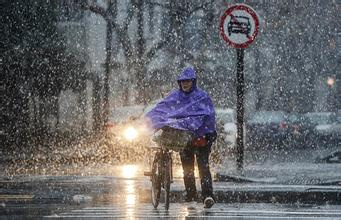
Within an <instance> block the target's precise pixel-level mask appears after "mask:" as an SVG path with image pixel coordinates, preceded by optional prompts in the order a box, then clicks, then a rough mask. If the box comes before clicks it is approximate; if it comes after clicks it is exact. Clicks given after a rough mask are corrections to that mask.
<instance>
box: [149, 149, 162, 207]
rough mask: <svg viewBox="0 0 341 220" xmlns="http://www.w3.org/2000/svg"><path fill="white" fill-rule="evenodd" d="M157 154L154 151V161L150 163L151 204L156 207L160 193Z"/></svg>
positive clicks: (159, 166) (159, 165)
mask: <svg viewBox="0 0 341 220" xmlns="http://www.w3.org/2000/svg"><path fill="white" fill-rule="evenodd" d="M160 162H161V161H160V157H159V154H158V153H156V154H155V157H154V161H153V164H152V175H151V181H152V204H153V206H154V208H157V207H158V205H159V202H160V193H161V175H160V174H161V172H160V168H161V164H160Z"/></svg>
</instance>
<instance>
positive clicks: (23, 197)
mask: <svg viewBox="0 0 341 220" xmlns="http://www.w3.org/2000/svg"><path fill="white" fill-rule="evenodd" d="M33 198H34V195H14V194H8V195H6V194H3V195H0V200H31V199H33Z"/></svg>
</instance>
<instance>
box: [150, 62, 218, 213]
mask: <svg viewBox="0 0 341 220" xmlns="http://www.w3.org/2000/svg"><path fill="white" fill-rule="evenodd" d="M177 81H178V84H179V89H177V90H175V91H173V92H171V93H170V94H169V95H168V96H167V97H165V98H164V99H163V100H161V101H160V102H159V103H158V104H157V105H156V106H155V107H154V108H153V109H152V110H150V111H149V112H148V113H147V114H146V118H147V119H149V121H150V123H151V125H152V127H153V129H154V130H158V129H161V128H163V127H171V128H175V129H179V130H187V131H191V132H192V133H193V134H194V137H195V138H194V140H193V141H192V142H191V144H190V146H189V147H188V148H186V149H184V150H182V151H180V158H181V163H182V168H183V173H184V184H185V188H186V202H191V201H196V200H197V190H196V185H195V176H194V157H196V159H197V164H198V170H199V175H200V182H201V190H202V199H203V200H202V201H203V203H204V207H205V208H211V207H212V206H213V205H214V203H215V201H214V197H213V187H212V176H211V172H210V167H209V155H210V152H211V145H212V143H213V141H214V140H215V138H216V136H217V134H216V129H215V110H214V107H213V103H212V100H211V98H210V97H209V95H208V94H207V93H206V92H205V91H203V90H202V89H200V88H198V87H197V77H196V72H195V70H194V69H193V68H192V67H188V68H186V69H184V71H183V72H182V73H181V74H180V76H179V77H178V79H177Z"/></svg>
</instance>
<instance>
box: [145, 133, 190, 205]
mask: <svg viewBox="0 0 341 220" xmlns="http://www.w3.org/2000/svg"><path fill="white" fill-rule="evenodd" d="M192 137H193V135H192V133H191V132H189V131H180V130H177V129H173V128H169V127H166V128H163V129H162V131H161V134H160V135H159V136H158V137H156V138H155V137H154V141H155V142H156V143H158V147H156V148H155V147H154V148H153V149H155V150H156V152H155V155H154V159H153V162H152V165H151V171H150V172H144V175H145V176H149V177H150V180H151V182H152V189H151V197H152V204H153V206H154V208H157V207H158V205H159V203H160V197H161V188H163V189H164V191H165V194H164V203H165V209H166V210H168V209H169V199H170V185H171V183H172V182H173V167H172V166H173V160H172V151H180V150H182V149H184V148H185V147H187V146H188V144H189V143H190V142H191V141H192Z"/></svg>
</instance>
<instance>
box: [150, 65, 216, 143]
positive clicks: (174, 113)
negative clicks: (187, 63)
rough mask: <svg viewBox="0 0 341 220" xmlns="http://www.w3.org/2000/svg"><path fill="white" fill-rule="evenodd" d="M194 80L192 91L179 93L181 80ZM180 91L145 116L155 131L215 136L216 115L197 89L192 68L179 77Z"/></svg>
mask: <svg viewBox="0 0 341 220" xmlns="http://www.w3.org/2000/svg"><path fill="white" fill-rule="evenodd" d="M188 79H191V80H193V86H192V89H191V91H189V92H184V91H182V89H181V86H180V81H181V80H188ZM178 83H179V86H180V89H178V90H175V91H173V92H172V93H171V94H169V95H168V96H167V97H165V98H164V99H163V100H162V101H160V102H159V103H158V104H157V105H156V106H155V107H154V108H153V109H152V110H150V111H149V112H148V113H147V114H146V115H145V116H146V117H147V118H148V119H149V120H150V122H151V126H152V128H153V129H154V130H157V129H160V128H162V127H164V126H169V127H172V128H175V129H180V130H188V131H192V132H193V133H194V134H195V135H196V136H197V137H201V136H203V135H205V134H210V133H215V111H214V107H213V104H212V100H211V98H210V97H209V96H208V94H207V93H206V92H205V91H203V90H201V89H200V88H197V86H196V73H195V70H194V69H193V68H191V67H189V68H187V69H185V70H184V71H183V72H182V74H181V75H180V76H179V77H178Z"/></svg>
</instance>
